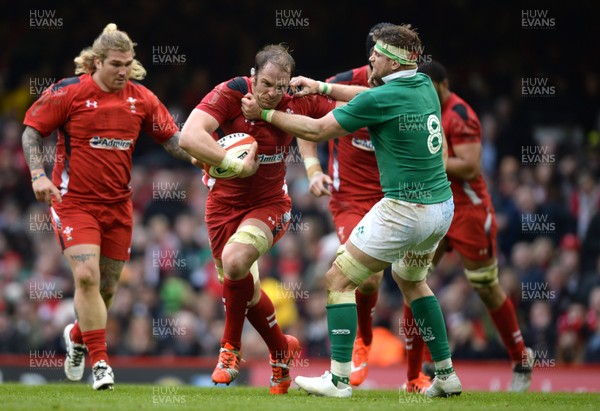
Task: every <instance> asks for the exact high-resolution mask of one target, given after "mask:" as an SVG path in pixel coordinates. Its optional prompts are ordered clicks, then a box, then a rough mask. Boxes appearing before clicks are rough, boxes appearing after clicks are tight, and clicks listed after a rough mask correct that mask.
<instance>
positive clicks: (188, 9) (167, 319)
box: [0, 0, 600, 367]
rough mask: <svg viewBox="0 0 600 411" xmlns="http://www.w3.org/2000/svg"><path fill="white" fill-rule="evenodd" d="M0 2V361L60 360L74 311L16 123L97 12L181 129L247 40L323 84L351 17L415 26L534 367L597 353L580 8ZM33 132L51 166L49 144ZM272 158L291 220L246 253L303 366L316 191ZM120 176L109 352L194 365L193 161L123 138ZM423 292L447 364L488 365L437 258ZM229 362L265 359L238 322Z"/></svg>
mask: <svg viewBox="0 0 600 411" xmlns="http://www.w3.org/2000/svg"><path fill="white" fill-rule="evenodd" d="M3 7H4V10H3V12H2V17H1V20H2V24H1V26H0V38H2V40H3V42H2V43H3V47H2V52H1V53H0V130H1V131H0V132H1V139H0V188H1V193H2V195H1V199H0V353H3V354H23V355H26V356H28V357H31V355H32V353H33V355H39V354H40V353H42V354H43V353H55V354H56V355H57V356H62V352H63V351H62V347H61V341H60V340H61V338H60V336H61V333H62V329H63V327H64V325H65V324H66V323H67V322H68V321H70V320H71V319H72V316H73V313H72V301H71V297H72V291H73V289H72V280H71V277H70V273H69V271H68V270H67V267H66V265H65V262H64V261H63V258H62V257H61V254H60V251H59V247H58V245H57V244H56V243H55V241H54V238H53V234H52V231H51V226H50V223H49V218H48V216H47V207H46V206H45V205H38V204H36V203H35V200H34V197H33V194H32V192H31V186H30V182H29V174H28V170H27V167H26V163H25V161H24V157H23V154H22V150H21V148H20V147H21V146H20V136H21V133H22V130H23V126H22V124H21V122H22V119H23V115H24V112H25V110H26V109H27V108H28V107H29V105H30V104H31V103H32V102H33V101H34V100H35V99H36V98H37V97H38V95H39V94H40V93H41V91H42V90H43V89H44V88H45V87H47V86H48V85H50V84H51V83H53V82H54V81H57V80H59V79H60V78H63V77H70V76H72V75H73V67H74V66H73V63H72V60H73V58H74V57H75V56H76V55H77V54H78V53H79V51H80V50H81V49H82V48H84V47H87V46H89V45H91V43H92V41H93V39H94V38H95V37H96V36H97V35H98V34H99V33H100V32H101V31H102V28H103V27H104V26H105V25H106V24H107V23H109V22H115V23H117V24H118V26H119V28H120V29H122V30H125V31H127V32H128V33H129V34H130V36H131V37H132V39H133V40H134V41H136V42H137V43H138V46H137V48H136V51H137V58H138V59H139V60H140V61H141V62H142V63H143V65H144V66H145V67H146V69H147V70H148V76H147V78H146V80H144V82H143V83H144V84H145V85H146V86H148V87H149V88H150V89H151V90H152V91H154V93H155V94H157V95H158V96H159V98H161V100H162V101H163V102H164V103H165V105H166V106H167V107H168V108H169V111H170V112H171V113H172V115H173V117H174V119H175V121H176V122H177V123H178V125H180V126H181V125H182V124H183V123H184V122H185V119H186V117H187V115H188V114H189V112H190V111H191V110H192V109H193V107H194V106H195V105H196V104H197V102H198V101H199V100H200V99H201V98H202V97H203V96H204V95H205V94H206V93H207V92H208V91H209V90H210V89H211V88H212V87H213V86H214V85H216V84H218V83H220V82H221V81H224V80H227V79H229V78H231V77H233V76H236V75H242V74H243V75H245V74H247V73H248V72H249V69H250V67H251V66H252V64H253V56H254V54H255V52H256V51H257V50H258V49H259V48H260V47H261V46H263V45H265V44H267V43H279V42H287V43H288V44H289V45H290V47H291V49H292V50H293V53H292V54H293V56H294V57H295V59H296V64H297V74H302V75H307V76H311V77H314V78H320V79H323V78H325V77H328V76H330V75H333V74H335V73H337V72H340V71H345V70H347V69H349V68H352V67H358V66H360V65H363V64H365V62H366V55H365V50H364V43H365V35H366V33H367V30H368V28H369V27H370V26H372V25H373V24H375V23H377V22H380V21H390V22H394V23H400V22H408V23H411V24H413V25H414V26H415V27H417V28H418V30H419V32H420V35H421V39H422V41H423V44H424V46H425V49H424V53H423V55H424V58H428V57H433V58H435V59H437V60H439V61H441V62H442V63H443V64H445V65H446V67H447V68H448V70H449V72H450V78H451V88H452V90H454V91H456V92H457V93H458V94H459V95H461V96H462V97H463V98H465V99H466V100H467V101H468V102H469V103H470V104H471V105H472V106H473V108H474V109H475V111H476V112H477V113H478V115H479V117H480V120H481V122H482V128H483V166H482V169H483V172H484V173H485V176H486V180H487V182H488V188H489V190H490V193H491V194H492V196H493V201H494V206H495V208H496V212H497V217H498V223H499V228H500V229H499V241H498V248H499V249H498V253H499V263H500V278H501V282H502V284H503V286H504V287H505V289H506V290H507V292H508V293H509V294H510V296H511V298H512V299H513V301H514V302H515V304H516V306H517V309H518V315H519V320H520V323H521V327H522V330H523V333H524V337H525V340H526V343H527V344H528V345H529V346H531V347H533V348H534V349H535V350H536V352H537V353H538V354H541V355H542V356H545V359H546V360H548V361H546V362H545V363H544V364H545V366H547V367H551V366H557V365H560V364H582V363H593V362H600V321H599V318H600V258H599V255H600V252H599V251H600V214H599V210H600V185H599V184H598V177H599V173H600V170H599V166H600V161H599V154H600V153H599V152H600V145H599V144H600V134H599V133H600V116H599V115H600V105H599V103H600V82H599V78H598V73H599V71H598V69H599V68H600V64H599V61H598V59H599V56H598V53H597V52H596V51H597V50H595V49H594V48H593V47H590V46H589V45H590V44H593V39H594V38H598V34H599V33H598V31H599V30H598V27H597V24H596V21H595V13H594V8H593V7H592V6H591V5H586V4H584V3H583V2H581V4H579V3H578V2H569V3H568V4H566V3H564V2H561V3H559V2H534V1H530V2H523V3H522V4H521V5H519V6H511V5H506V6H504V7H500V6H496V5H493V6H492V5H487V4H483V2H476V1H467V0H464V1H434V2H427V4H426V5H425V4H424V3H423V2H417V1H406V2H402V3H399V2H397V1H392V0H390V1H379V2H369V3H368V4H363V5H356V4H350V3H347V2H343V3H342V2H331V3H327V2H317V1H306V2H301V1H282V2H277V3H271V4H268V3H267V2H258V1H220V2H187V1H178V0H173V1H170V2H143V1H133V2H128V3H127V4H123V2H117V1H105V2H102V3H99V2H91V1H81V2H78V3H77V4H76V5H75V4H74V3H71V2H64V1H63V2H53V3H48V2H45V3H43V4H33V3H32V4H28V3H27V2H20V3H19V4H15V3H11V4H10V5H7V6H3ZM42 10H44V11H42ZM289 17H292V19H293V20H294V21H293V22H289V21H287V20H286V19H287V18H289ZM278 18H279V19H280V20H278ZM47 143H48V144H47V147H46V149H45V152H44V154H45V155H46V154H47V156H48V160H50V159H51V157H53V151H52V150H53V149H52V147H53V144H52V141H51V139H50V140H48V142H47ZM289 154H290V158H289V160H288V163H289V170H288V185H289V187H290V193H291V196H292V199H293V202H294V210H293V221H292V228H291V230H290V232H289V233H288V234H286V236H285V237H284V238H283V240H282V241H281V242H280V243H279V244H278V245H277V246H276V247H274V249H273V250H272V252H271V253H269V255H267V256H265V257H263V259H262V260H261V273H262V275H263V276H264V277H265V279H264V286H265V288H266V289H267V291H268V292H269V294H270V295H271V297H272V298H273V299H274V300H275V301H276V305H277V310H278V318H279V322H280V324H281V325H282V326H283V327H284V328H285V329H286V330H287V332H289V333H292V334H294V335H297V336H300V337H301V339H302V340H303V346H304V348H305V350H304V353H305V355H306V356H307V357H306V358H326V357H327V355H328V343H327V331H326V318H325V309H324V307H325V295H324V292H323V290H324V287H323V281H322V279H323V274H324V272H325V270H326V268H327V266H328V265H329V263H330V260H331V257H332V253H333V251H334V250H335V247H336V244H335V241H336V240H335V235H333V234H332V232H331V230H332V225H331V221H330V217H329V213H328V210H327V203H326V200H324V199H320V200H317V199H314V198H313V197H312V196H311V195H310V194H309V193H308V192H307V182H306V180H305V177H304V171H303V167H302V164H301V161H300V159H299V154H298V153H297V151H294V150H291V152H290V153H289ZM323 154H325V153H323ZM323 161H325V158H323ZM48 162H50V161H48ZM132 186H133V188H134V196H133V198H134V203H135V228H134V240H133V245H132V260H131V262H130V263H129V264H127V266H126V269H125V271H124V273H123V276H122V285H121V287H120V289H119V291H118V294H117V297H116V300H115V303H114V306H113V308H112V309H111V311H110V316H109V322H108V327H107V330H108V334H107V336H108V347H109V353H110V354H111V355H116V354H119V355H125V356H141V355H160V356H207V357H208V358H210V359H211V361H212V360H214V358H216V353H217V351H218V344H219V338H220V336H221V333H222V326H223V313H222V308H221V302H220V289H219V286H218V284H217V283H216V281H215V278H216V275H215V272H214V268H213V266H212V263H211V258H210V252H209V249H208V244H207V239H206V233H205V225H204V223H203V218H204V201H205V198H206V189H205V188H204V187H203V186H202V185H201V183H200V172H199V171H198V170H195V169H193V168H191V167H188V166H186V165H185V164H182V163H181V162H178V161H177V160H174V159H172V158H171V157H169V156H168V155H166V153H164V151H163V150H162V149H161V148H160V147H158V146H157V145H155V144H154V143H153V142H152V141H151V140H150V139H149V138H146V139H141V140H140V141H139V143H138V146H137V148H136V152H135V154H134V172H133V179H132ZM389 280H390V279H389V277H388V278H387V280H386V283H385V284H384V287H383V289H382V292H381V296H380V301H379V303H378V306H377V312H376V319H375V322H376V325H378V326H382V327H383V328H382V329H381V333H382V334H381V341H382V344H385V345H387V346H388V347H392V346H394V345H395V344H396V343H397V339H398V333H399V331H398V330H399V327H398V324H399V320H400V319H401V318H402V312H401V307H402V304H401V299H400V295H399V292H398V291H397V289H396V287H395V285H394V284H393V282H392V281H389ZM431 285H432V286H433V288H434V290H435V292H436V294H437V295H438V297H439V299H440V302H441V304H442V308H443V311H444V314H445V316H446V321H447V325H448V330H449V338H450V341H451V345H452V347H453V353H454V354H453V355H454V358H456V359H484V358H485V359H489V358H491V359H500V360H504V359H505V358H506V354H505V352H504V349H503V348H502V345H501V342H500V341H499V339H498V338H497V337H496V336H495V332H494V330H493V325H492V323H491V321H490V319H489V317H488V316H487V313H486V312H485V310H484V309H483V305H482V304H481V303H480V302H479V300H478V299H477V297H476V295H475V294H474V293H473V292H472V291H471V289H470V287H469V285H468V283H467V282H466V281H465V279H464V276H463V275H462V273H461V267H460V264H459V262H458V259H457V258H456V256H455V255H454V256H447V257H446V259H445V260H444V262H443V264H441V266H440V267H439V268H438V270H437V273H436V275H435V276H434V278H432V279H431ZM385 329H388V330H390V331H389V333H388V334H386V332H385V331H384V330H385ZM390 336H391V340H390ZM381 352H388V351H387V350H381ZM389 352H394V353H395V354H393V355H383V356H381V357H382V358H379V359H378V360H377V361H379V362H380V363H381V364H387V363H393V362H395V361H398V360H399V359H400V358H401V357H402V355H401V354H400V353H398V352H396V351H393V350H390V351H389ZM244 356H245V357H246V358H248V359H252V358H256V359H262V361H266V358H267V357H266V356H267V353H266V347H265V345H264V343H263V342H262V341H261V340H260V338H259V337H258V336H257V334H256V333H255V332H254V331H253V330H252V329H250V327H248V328H247V329H246V330H245V333H244ZM3 358H5V357H3ZM544 364H542V365H544ZM507 366H508V365H507Z"/></svg>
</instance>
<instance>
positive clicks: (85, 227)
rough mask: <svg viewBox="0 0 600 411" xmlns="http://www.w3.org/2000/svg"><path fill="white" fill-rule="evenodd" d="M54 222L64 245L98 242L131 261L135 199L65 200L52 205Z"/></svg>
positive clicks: (109, 252) (111, 253)
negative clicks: (111, 201) (114, 200)
mask: <svg viewBox="0 0 600 411" xmlns="http://www.w3.org/2000/svg"><path fill="white" fill-rule="evenodd" d="M50 212H51V214H52V225H53V226H54V232H55V234H56V238H57V240H58V243H59V244H60V247H61V248H62V250H63V251H64V250H65V249H67V248H69V247H72V246H74V245H80V244H94V245H99V246H100V254H101V255H103V256H104V257H108V258H112V259H113V260H120V261H127V260H129V253H130V248H131V233H132V230H133V217H132V216H133V207H132V205H131V200H126V201H121V202H118V203H111V204H106V203H86V202H79V201H76V200H65V199H63V202H62V203H53V204H52V207H51V208H50Z"/></svg>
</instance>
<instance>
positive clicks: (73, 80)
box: [50, 76, 81, 93]
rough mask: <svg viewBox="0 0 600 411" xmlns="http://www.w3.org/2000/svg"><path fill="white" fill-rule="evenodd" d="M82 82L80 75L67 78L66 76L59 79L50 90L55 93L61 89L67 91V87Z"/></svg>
mask: <svg viewBox="0 0 600 411" xmlns="http://www.w3.org/2000/svg"><path fill="white" fill-rule="evenodd" d="M80 83H81V78H80V77H79V76H75V77H67V78H64V79H62V80H59V81H58V82H56V83H55V84H54V85H52V87H51V89H50V91H52V92H53V93H54V92H57V91H59V90H64V91H66V89H67V88H68V87H70V86H75V85H79V84H80Z"/></svg>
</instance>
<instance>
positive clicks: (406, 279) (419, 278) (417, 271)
mask: <svg viewBox="0 0 600 411" xmlns="http://www.w3.org/2000/svg"><path fill="white" fill-rule="evenodd" d="M430 266H431V263H429V262H424V263H423V264H406V263H405V262H404V260H398V261H396V262H395V263H394V264H392V273H393V276H394V280H396V283H398V285H407V284H410V283H421V282H423V281H425V279H426V278H427V274H429V267H430Z"/></svg>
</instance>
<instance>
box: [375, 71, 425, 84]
mask: <svg viewBox="0 0 600 411" xmlns="http://www.w3.org/2000/svg"><path fill="white" fill-rule="evenodd" d="M416 75H417V69H412V70H401V71H397V72H395V73H392V74H388V75H387V76H385V77H382V78H381V79H382V80H383V82H384V83H387V82H390V81H392V80H395V79H397V78H407V77H412V76H416Z"/></svg>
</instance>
